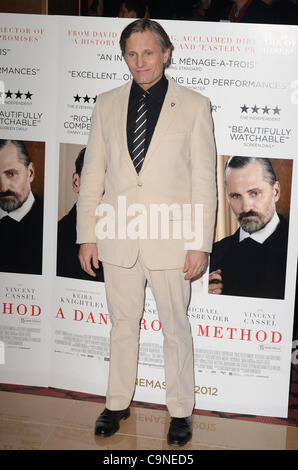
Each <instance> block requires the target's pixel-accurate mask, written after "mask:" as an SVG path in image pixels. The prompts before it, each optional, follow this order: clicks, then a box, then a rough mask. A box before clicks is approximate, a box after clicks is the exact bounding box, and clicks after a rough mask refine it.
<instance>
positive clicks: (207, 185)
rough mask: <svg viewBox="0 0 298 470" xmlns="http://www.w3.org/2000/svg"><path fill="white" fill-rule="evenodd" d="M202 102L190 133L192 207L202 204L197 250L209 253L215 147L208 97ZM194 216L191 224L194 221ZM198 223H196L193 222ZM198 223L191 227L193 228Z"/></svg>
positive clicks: (214, 182)
mask: <svg viewBox="0 0 298 470" xmlns="http://www.w3.org/2000/svg"><path fill="white" fill-rule="evenodd" d="M201 98H202V102H201V106H200V107H199V109H198V113H197V117H196V120H195V123H194V127H193V129H192V134H191V184H192V192H191V197H192V207H193V214H194V205H195V204H202V210H203V217H202V219H203V220H202V221H201V222H202V245H201V248H200V250H201V251H205V252H208V253H210V252H211V251H212V244H213V238H214V225H215V216H216V207H217V191H216V148H215V140H214V129H213V120H212V116H211V105H210V101H209V99H208V98H206V97H203V96H201ZM195 222H196V221H195V220H194V219H193V224H195ZM195 225H197V224H195ZM197 228H198V227H196V226H195V227H194V229H195V230H196V229H197Z"/></svg>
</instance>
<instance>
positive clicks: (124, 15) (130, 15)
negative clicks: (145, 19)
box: [119, 3, 137, 18]
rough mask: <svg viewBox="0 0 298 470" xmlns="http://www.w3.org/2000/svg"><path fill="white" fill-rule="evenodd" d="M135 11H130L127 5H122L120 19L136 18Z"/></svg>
mask: <svg viewBox="0 0 298 470" xmlns="http://www.w3.org/2000/svg"><path fill="white" fill-rule="evenodd" d="M136 17H137V15H136V12H135V10H130V11H128V9H127V8H126V5H125V3H121V7H120V11H119V18H136Z"/></svg>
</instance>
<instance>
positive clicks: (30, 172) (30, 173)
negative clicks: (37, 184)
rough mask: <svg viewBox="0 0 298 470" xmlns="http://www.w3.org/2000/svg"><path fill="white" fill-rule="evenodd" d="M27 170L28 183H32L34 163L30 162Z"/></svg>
mask: <svg viewBox="0 0 298 470" xmlns="http://www.w3.org/2000/svg"><path fill="white" fill-rule="evenodd" d="M27 171H28V176H29V181H30V183H32V181H33V180H34V177H35V169H34V165H33V163H32V162H30V163H29V165H28V167H27Z"/></svg>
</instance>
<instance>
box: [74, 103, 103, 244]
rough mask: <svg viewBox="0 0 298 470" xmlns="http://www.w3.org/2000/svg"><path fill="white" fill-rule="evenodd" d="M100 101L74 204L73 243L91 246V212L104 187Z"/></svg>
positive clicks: (93, 214) (92, 125)
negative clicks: (74, 229)
mask: <svg viewBox="0 0 298 470" xmlns="http://www.w3.org/2000/svg"><path fill="white" fill-rule="evenodd" d="M100 108H101V97H100V96H98V97H97V100H96V104H95V107H94V109H93V113H92V117H91V130H90V134H89V138H88V145H87V149H86V153H85V158H84V165H83V169H82V174H81V178H80V190H79V198H78V203H77V243H79V244H80V243H95V242H96V235H95V224H96V216H95V209H96V207H97V206H98V204H99V202H100V200H101V198H102V195H103V193H104V187H105V172H106V163H107V158H106V148H105V142H104V138H103V132H102V116H101V112H100Z"/></svg>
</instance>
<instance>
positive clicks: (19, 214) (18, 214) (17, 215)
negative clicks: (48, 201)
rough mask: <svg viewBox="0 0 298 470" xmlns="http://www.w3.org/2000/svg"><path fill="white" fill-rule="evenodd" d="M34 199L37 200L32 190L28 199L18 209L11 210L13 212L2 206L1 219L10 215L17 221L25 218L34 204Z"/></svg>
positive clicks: (0, 210)
mask: <svg viewBox="0 0 298 470" xmlns="http://www.w3.org/2000/svg"><path fill="white" fill-rule="evenodd" d="M34 201H35V199H34V196H33V194H32V192H31V191H30V193H29V196H28V197H27V199H26V201H25V202H24V203H23V204H22V205H21V207H19V208H18V209H16V210H14V211H11V212H6V211H4V210H3V209H1V207H0V220H1V219H2V218H3V217H5V216H8V217H10V218H11V219H14V220H15V221H16V222H20V221H21V220H22V219H23V217H25V215H27V214H28V212H29V211H30V210H31V207H32V206H33V204H34Z"/></svg>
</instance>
